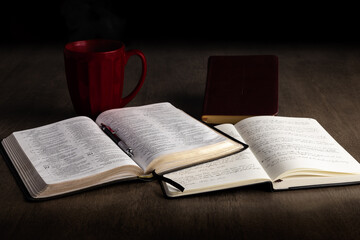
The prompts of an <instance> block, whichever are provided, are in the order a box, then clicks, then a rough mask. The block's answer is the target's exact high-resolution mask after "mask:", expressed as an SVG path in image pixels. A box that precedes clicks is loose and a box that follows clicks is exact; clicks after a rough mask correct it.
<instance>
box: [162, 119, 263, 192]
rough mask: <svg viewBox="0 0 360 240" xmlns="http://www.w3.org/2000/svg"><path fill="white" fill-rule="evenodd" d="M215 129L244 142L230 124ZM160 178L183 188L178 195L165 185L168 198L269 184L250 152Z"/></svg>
mask: <svg viewBox="0 0 360 240" xmlns="http://www.w3.org/2000/svg"><path fill="white" fill-rule="evenodd" d="M216 128H218V129H219V130H221V131H223V132H225V133H227V134H228V135H230V136H232V137H234V138H236V139H237V140H239V141H244V140H243V139H242V138H241V136H240V135H239V133H238V132H237V131H236V129H235V127H234V125H232V124H222V125H218V126H216ZM164 176H165V177H167V178H170V179H171V180H174V181H175V182H177V183H179V184H181V185H182V186H183V187H184V188H185V191H184V193H183V194H182V193H180V191H179V190H178V189H176V188H174V187H172V186H171V185H169V184H167V183H166V185H167V188H168V191H169V192H170V195H171V194H175V195H176V194H179V195H186V194H187V193H188V194H191V193H192V192H197V191H199V190H201V189H204V190H216V189H225V188H230V187H236V186H241V185H247V184H254V183H260V182H266V181H270V178H269V176H268V175H267V173H266V172H265V171H264V169H263V168H262V166H261V165H260V163H259V162H258V161H257V159H256V158H255V156H254V155H253V154H252V152H251V151H250V149H246V150H245V151H242V152H240V153H236V154H233V155H230V156H227V157H224V158H221V159H218V160H214V161H211V162H207V163H203V164H199V165H196V166H193V167H189V168H185V169H182V170H179V171H175V172H172V173H169V174H166V175H164ZM241 183H242V184H241Z"/></svg>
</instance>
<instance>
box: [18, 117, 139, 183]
mask: <svg viewBox="0 0 360 240" xmlns="http://www.w3.org/2000/svg"><path fill="white" fill-rule="evenodd" d="M14 136H15V138H16V140H17V142H18V143H19V145H20V146H21V148H22V149H23V151H24V152H25V153H26V155H27V157H28V158H29V160H30V161H31V163H32V164H33V166H34V167H35V169H36V170H37V172H38V173H39V175H40V176H41V177H42V178H43V180H44V181H45V182H46V183H47V184H52V183H59V182H63V181H69V180H76V179H80V178H83V177H87V176H90V175H94V174H98V173H101V172H103V171H107V170H110V169H113V168H116V167H120V166H130V167H131V168H138V172H140V171H141V169H140V168H139V167H138V166H137V165H136V164H135V163H134V161H132V160H131V159H130V158H129V157H128V156H127V155H126V154H125V153H123V152H122V151H121V150H120V149H119V147H118V146H117V145H116V144H114V142H112V141H111V140H110V138H109V137H108V136H106V135H105V134H104V133H103V132H102V130H101V129H100V128H99V127H98V126H97V125H96V124H95V123H94V122H93V121H92V120H91V119H90V118H87V117H75V118H71V119H67V120H64V121H61V122H57V123H53V124H49V125H46V126H42V127H39V128H34V129H30V130H25V131H20V132H15V133H14ZM128 175H133V176H136V175H134V173H132V174H128Z"/></svg>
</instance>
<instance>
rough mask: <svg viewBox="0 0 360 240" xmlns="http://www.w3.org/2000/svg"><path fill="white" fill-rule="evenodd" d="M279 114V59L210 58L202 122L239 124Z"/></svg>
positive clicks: (271, 56) (274, 57)
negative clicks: (250, 118) (257, 117)
mask: <svg viewBox="0 0 360 240" xmlns="http://www.w3.org/2000/svg"><path fill="white" fill-rule="evenodd" d="M277 113H278V57H277V56H273V55H251V56H210V57H209V62H208V72H207V82H206V90H205V98H204V106H203V115H202V120H203V121H204V122H207V123H213V124H218V123H225V122H229V123H236V122H238V121H240V120H241V119H243V118H245V117H248V116H257V115H276V114H277Z"/></svg>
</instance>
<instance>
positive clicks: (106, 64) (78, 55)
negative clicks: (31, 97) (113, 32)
mask: <svg viewBox="0 0 360 240" xmlns="http://www.w3.org/2000/svg"><path fill="white" fill-rule="evenodd" d="M133 55H137V56H139V57H140V59H141V61H142V73H141V77H140V79H139V81H138V83H137V85H136V87H135V88H134V89H133V91H132V92H131V93H130V94H129V95H128V96H126V97H123V96H122V95H123V88H124V72H125V66H126V63H127V61H128V59H129V58H130V57H131V56H133ZM64 57H65V71H66V79H67V84H68V89H69V92H70V97H71V101H72V103H73V106H74V108H75V111H76V113H77V114H79V115H86V116H89V117H92V118H95V117H96V116H97V115H99V114H100V113H101V112H103V111H105V110H109V109H113V108H121V107H123V106H125V105H126V104H128V103H129V102H130V101H131V100H132V99H133V98H134V97H135V96H136V94H137V93H138V92H139V90H140V88H141V87H142V85H143V84H144V80H145V76H146V69H147V64H146V59H145V56H144V54H143V53H142V52H141V51H139V50H136V49H135V50H128V51H126V50H125V46H124V44H123V43H122V42H120V41H116V40H106V39H95V40H84V41H76V42H70V43H68V44H66V45H65V48H64Z"/></svg>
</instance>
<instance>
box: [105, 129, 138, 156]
mask: <svg viewBox="0 0 360 240" xmlns="http://www.w3.org/2000/svg"><path fill="white" fill-rule="evenodd" d="M101 129H102V130H103V131H104V132H105V134H106V135H108V136H109V137H110V138H111V140H113V141H114V142H115V143H116V144H117V145H118V146H119V147H120V148H121V150H123V151H124V152H125V153H126V154H127V155H128V156H129V157H134V152H133V150H132V149H131V148H130V147H129V146H128V145H126V143H125V142H124V141H122V140H121V139H120V138H119V137H118V136H117V135H116V133H115V132H114V130H112V129H111V128H110V127H109V126H106V125H105V124H103V123H101Z"/></svg>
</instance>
